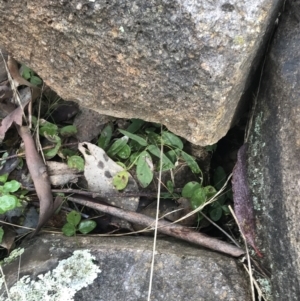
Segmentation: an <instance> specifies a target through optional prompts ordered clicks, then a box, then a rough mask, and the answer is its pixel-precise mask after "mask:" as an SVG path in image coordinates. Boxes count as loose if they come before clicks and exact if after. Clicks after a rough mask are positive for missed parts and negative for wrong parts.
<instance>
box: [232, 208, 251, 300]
mask: <svg viewBox="0 0 300 301" xmlns="http://www.w3.org/2000/svg"><path fill="white" fill-rule="evenodd" d="M228 208H229V210H230V212H231V214H232V216H233V217H234V220H235V222H236V224H237V225H238V227H239V230H240V233H241V235H242V238H243V240H244V242H245V247H246V258H247V262H248V269H249V278H250V286H251V295H252V300H253V301H255V293H254V286H253V276H252V268H251V259H250V255H249V250H248V245H247V240H246V237H245V236H244V233H243V230H242V228H241V226H240V224H239V221H238V219H237V217H236V215H235V214H234V212H233V210H232V208H231V206H228Z"/></svg>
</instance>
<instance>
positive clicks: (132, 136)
mask: <svg viewBox="0 0 300 301" xmlns="http://www.w3.org/2000/svg"><path fill="white" fill-rule="evenodd" d="M119 132H120V133H122V134H123V135H124V136H127V137H128V138H130V139H132V140H134V141H136V142H137V143H139V144H140V145H141V146H147V145H148V143H147V141H146V140H145V139H144V138H142V137H140V136H138V135H135V134H132V133H130V132H127V131H124V130H119Z"/></svg>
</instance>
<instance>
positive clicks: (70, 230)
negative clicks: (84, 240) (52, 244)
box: [61, 223, 76, 236]
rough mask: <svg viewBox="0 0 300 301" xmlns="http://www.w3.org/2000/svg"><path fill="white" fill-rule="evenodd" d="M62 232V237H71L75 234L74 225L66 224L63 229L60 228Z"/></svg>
mask: <svg viewBox="0 0 300 301" xmlns="http://www.w3.org/2000/svg"><path fill="white" fill-rule="evenodd" d="M61 230H62V232H63V234H64V235H66V236H73V235H75V233H76V228H75V226H74V225H72V224H69V223H66V224H65V225H64V226H63V227H62V229H61Z"/></svg>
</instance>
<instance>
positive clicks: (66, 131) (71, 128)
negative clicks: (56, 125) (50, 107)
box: [59, 125, 77, 137]
mask: <svg viewBox="0 0 300 301" xmlns="http://www.w3.org/2000/svg"><path fill="white" fill-rule="evenodd" d="M59 133H60V135H61V136H62V137H71V136H74V135H75V134H76V133H77V128H76V126H75V125H67V126H64V127H63V128H61V129H60V130H59Z"/></svg>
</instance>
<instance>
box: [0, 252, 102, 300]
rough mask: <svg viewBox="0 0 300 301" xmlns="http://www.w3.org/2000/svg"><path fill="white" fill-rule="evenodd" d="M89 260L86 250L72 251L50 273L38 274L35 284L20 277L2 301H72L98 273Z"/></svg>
mask: <svg viewBox="0 0 300 301" xmlns="http://www.w3.org/2000/svg"><path fill="white" fill-rule="evenodd" d="M93 259H95V257H94V256H92V255H91V254H90V252H89V251H88V250H79V251H74V253H73V255H72V256H71V257H69V258H67V259H64V260H61V261H60V262H59V264H58V266H57V267H56V268H55V269H54V270H52V271H49V272H47V273H46V274H41V275H39V276H38V277H37V280H36V281H34V280H31V279H30V276H28V275H27V276H24V277H22V278H21V279H20V280H19V281H18V282H17V283H16V284H15V285H14V286H13V287H11V288H10V290H9V297H7V298H6V299H5V300H7V301H41V300H43V301H62V300H63V301H71V300H74V296H75V293H76V292H78V291H79V290H81V289H82V288H84V287H86V286H88V285H89V284H91V283H93V281H94V280H95V279H96V278H97V274H98V273H101V270H100V269H99V267H98V266H97V265H96V264H94V263H93ZM2 297H3V296H2ZM0 300H4V299H2V298H0Z"/></svg>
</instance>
